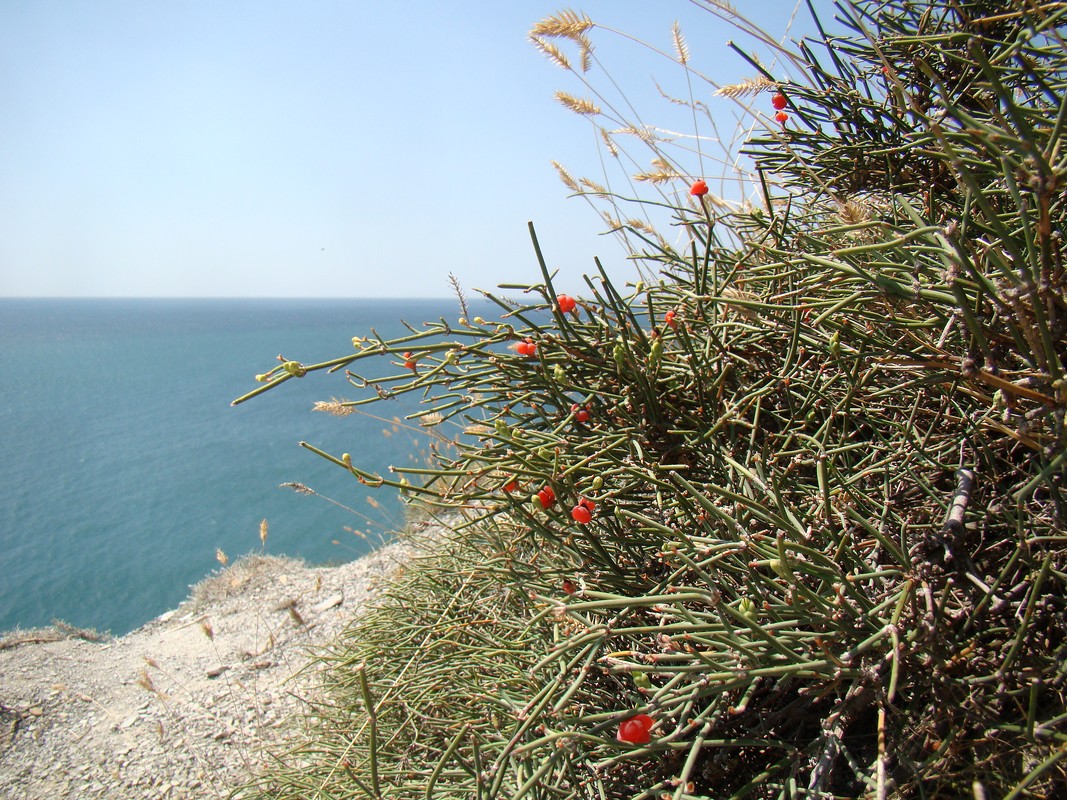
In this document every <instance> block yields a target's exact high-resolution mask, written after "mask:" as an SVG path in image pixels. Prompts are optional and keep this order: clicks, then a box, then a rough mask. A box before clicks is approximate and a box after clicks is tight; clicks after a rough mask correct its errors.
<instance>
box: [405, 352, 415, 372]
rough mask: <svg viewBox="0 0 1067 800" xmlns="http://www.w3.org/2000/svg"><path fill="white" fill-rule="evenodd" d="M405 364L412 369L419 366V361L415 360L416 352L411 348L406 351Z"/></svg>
mask: <svg viewBox="0 0 1067 800" xmlns="http://www.w3.org/2000/svg"><path fill="white" fill-rule="evenodd" d="M404 366H405V367H407V368H408V369H411V370H413V369H415V367H417V366H418V362H417V361H415V354H414V353H412V352H411V351H410V350H408V351H407V352H406V353H404Z"/></svg>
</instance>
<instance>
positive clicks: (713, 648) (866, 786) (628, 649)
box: [242, 0, 1067, 798]
mask: <svg viewBox="0 0 1067 800" xmlns="http://www.w3.org/2000/svg"><path fill="white" fill-rule="evenodd" d="M839 10H840V18H841V24H842V25H844V27H845V29H846V32H845V33H844V34H843V35H841V36H837V37H834V38H832V39H831V38H829V37H827V39H826V40H825V41H824V42H814V41H806V42H802V43H800V44H798V45H797V48H796V51H795V52H794V53H793V54H792V57H791V63H792V64H793V65H794V67H796V68H798V69H799V70H800V72H801V73H802V75H803V80H800V79H795V80H793V81H791V82H788V83H787V82H784V81H782V80H780V79H778V78H777V77H776V76H775V74H774V73H773V72H772V71H770V70H769V69H767V68H763V67H759V66H758V65H759V62H758V61H757V60H756V59H755V58H753V59H752V63H753V65H754V67H756V68H758V69H759V70H760V72H761V74H760V75H759V76H758V77H757V78H755V79H753V81H752V82H751V84H750V86H753V87H756V88H757V89H758V90H759V91H760V92H761V94H760V95H759V96H760V99H761V102H762V101H763V100H765V99H766V97H767V95H768V94H770V93H774V92H778V91H781V92H782V93H783V94H784V96H785V97H786V98H787V99H788V108H787V111H786V113H787V114H788V117H789V119H788V121H787V122H786V123H785V124H783V125H782V126H777V125H775V124H774V123H772V125H771V126H770V127H766V130H765V132H764V133H762V134H759V135H756V136H754V137H752V138H750V140H749V141H748V142H747V144H746V145H745V150H746V152H747V153H748V154H749V155H750V156H751V157H752V158H753V159H754V161H755V164H756V172H757V176H758V178H759V184H758V185H760V186H762V187H763V197H762V203H761V205H760V206H756V207H750V206H747V205H744V204H741V205H739V206H738V207H737V208H734V209H731V208H727V207H726V204H716V203H713V202H712V201H711V199H710V197H702V196H697V197H692V196H690V195H688V194H687V189H688V188H689V186H690V182H691V180H692V178H694V177H697V176H692V175H687V173H686V171H685V169H684V168H682V167H681V165H680V164H679V163H678V162H677V160H676V159H675V157H674V156H672V155H671V154H669V153H668V152H667V151H666V150H665V149H661V148H660V143H658V142H655V141H652V142H649V144H650V145H651V146H652V147H653V149H654V150H656V152H657V153H658V156H657V157H658V158H659V159H660V164H661V166H662V168H663V170H664V171H665V172H669V173H671V174H673V175H674V177H673V178H671V179H670V180H673V181H674V190H673V194H670V193H668V194H665V195H664V196H663V197H661V198H660V199H659V200H657V201H656V206H655V207H656V208H657V209H660V210H662V209H663V208H664V207H667V208H669V212H670V214H671V215H672V218H673V224H675V225H677V226H679V228H680V229H681V230H683V231H684V232H685V233H686V235H687V236H688V237H689V240H688V242H689V243H688V246H687V247H685V248H680V249H675V248H674V247H672V246H670V245H669V244H668V243H667V242H666V240H665V239H664V238H663V237H662V236H660V235H659V234H657V233H656V232H655V231H654V230H652V229H650V228H648V227H647V226H646V225H645V224H644V223H641V224H638V223H636V222H631V223H625V222H620V223H619V229H620V230H621V231H623V232H624V233H625V234H626V236H627V237H628V240H629V241H630V242H631V243H633V244H634V251H635V255H636V257H638V258H639V259H640V260H641V262H642V264H643V266H644V270H645V273H646V274H647V275H649V276H651V277H650V278H649V280H647V281H645V282H642V283H638V284H637V285H636V286H630V287H628V288H623V287H620V286H617V285H616V284H615V283H614V282H613V281H612V280H611V279H610V278H609V277H608V275H607V273H606V271H605V270H604V269H603V268H602V267H601V266H600V264H599V262H598V263H597V273H596V274H595V275H593V276H592V277H591V278H590V279H588V280H587V285H588V290H589V291H588V294H587V295H586V296H585V297H583V298H580V299H577V302H576V305H575V307H574V308H573V309H571V310H568V309H569V308H570V305H571V300H572V299H573V298H565V297H563V296H560V295H557V294H556V291H555V289H554V288H553V284H552V280H551V275H550V273H549V270H548V268H547V267H546V265H545V263H544V260H543V259H542V258H541V255H540V250H539V249H537V247H536V246H537V241H536V237H534V245H535V249H536V253H537V257H538V260H539V262H540V264H541V269H542V273H543V281H542V282H541V283H539V284H537V285H533V286H505V287H502V288H503V289H504V290H505V291H521V293H522V295H523V296H524V297H525V298H533V299H532V300H531V299H526V300H524V301H522V302H516V301H514V300H509V299H507V298H506V297H504V296H502V295H497V294H494V293H486V297H487V298H488V299H489V300H491V301H493V302H494V303H495V304H496V306H497V308H498V309H499V320H497V321H490V322H487V321H483V320H481V319H480V318H479V319H468V318H464V319H462V320H460V322H459V323H457V324H453V323H451V322H449V321H445V320H441V321H438V322H433V323H429V324H426V325H424V326H422V327H412V328H411V330H410V334H409V335H408V336H405V337H402V338H400V339H397V340H392V341H382V340H377V339H370V340H357V341H356V351H355V352H354V353H353V354H350V355H347V356H344V357H341V358H339V359H336V360H334V361H331V362H327V363H326V364H318V365H310V366H305V365H299V364H295V365H294V364H293V363H290V364H288V365H282V366H280V367H278V368H276V369H275V370H274V371H273V372H272V373H269V374H268V375H267V376H264V377H265V380H266V381H267V383H266V384H265V385H264V386H263V387H260V389H257V390H256V392H253V393H252V394H256V393H258V392H260V391H262V390H264V389H266V388H270V387H272V386H275V385H277V384H278V383H280V382H282V381H285V380H288V379H290V378H291V377H296V376H303V375H304V374H305V373H307V372H311V371H315V370H318V369H324V368H331V369H340V368H345V369H347V370H348V375H349V380H350V382H351V383H352V384H353V385H354V386H357V387H362V388H368V389H369V391H368V397H366V398H365V399H362V400H356V401H352V402H351V403H349V404H348V405H358V404H361V403H366V402H377V401H378V400H379V399H381V398H382V397H387V396H389V395H391V394H395V393H403V392H421V393H423V394H424V395H425V398H426V410H425V412H422V414H421V415H420V417H421V419H422V421H423V422H424V423H426V424H428V425H430V426H434V429H435V430H436V429H439V428H438V427H437V426H445V425H447V424H448V423H449V422H457V423H459V424H460V425H461V426H462V428H463V430H464V432H465V433H464V435H463V436H461V437H459V438H458V440H457V442H456V449H455V450H454V451H451V452H446V451H444V450H442V451H440V453H439V459H438V462H437V463H436V464H435V465H434V466H433V467H431V468H429V469H426V470H416V469H397V470H396V474H394V475H388V476H378V475H372V474H369V473H366V472H364V471H362V470H361V469H360V467H359V466H358V465H357V464H353V463H352V462H351V459H349V458H348V457H347V456H334V455H329V454H326V453H322V455H324V456H325V457H327V458H330V459H331V460H333V461H335V462H336V463H337V464H339V465H341V466H343V467H344V468H346V469H349V470H351V472H352V473H353V475H355V476H356V477H357V478H358V479H360V480H362V481H367V482H373V483H381V484H383V485H389V486H397V487H399V488H401V489H402V490H404V491H405V492H406V493H407V494H408V495H409V496H410V497H411V498H412V499H413V500H415V501H417V502H419V503H420V504H422V505H424V506H426V507H428V508H431V509H436V510H437V511H438V512H439V513H441V514H443V515H446V517H447V515H453V516H451V517H447V518H449V519H450V520H451V529H450V530H449V531H447V532H446V533H444V534H440V535H439V538H438V539H436V540H434V541H431V542H430V543H429V544H428V545H427V550H428V555H426V556H425V557H424V558H423V559H421V560H418V561H416V562H414V563H413V564H412V565H410V567H409V568H408V569H407V571H406V572H405V575H404V576H403V577H402V578H400V579H399V580H398V582H397V583H396V585H395V586H393V587H392V589H391V590H390V591H389V592H388V593H387V594H386V595H385V597H384V598H383V600H382V601H381V603H380V605H379V607H378V608H376V609H375V610H373V611H371V612H370V613H369V615H368V617H367V618H366V619H364V620H363V621H361V622H360V623H358V624H357V625H356V626H355V627H354V628H353V629H352V630H351V631H350V633H349V634H348V635H347V636H346V637H345V638H344V639H343V640H342V641H341V642H339V644H338V646H337V648H336V650H335V652H334V653H333V654H332V655H331V656H330V657H329V658H328V659H327V661H329V662H330V663H332V666H333V669H332V670H331V675H332V681H333V687H334V692H333V693H332V694H331V695H330V697H331V698H332V699H331V701H330V702H332V703H334V704H335V705H331V706H330V707H328V708H324V709H322V713H321V714H320V715H319V719H318V722H317V725H318V727H316V728H314V729H313V732H312V735H311V736H310V737H309V738H308V739H307V741H305V742H304V743H302V744H300V745H299V746H298V747H297V749H296V750H294V752H293V753H292V754H291V755H290V756H289V758H287V759H284V760H283V762H282V763H281V764H280V766H279V767H278V768H277V769H276V770H274V771H272V772H271V773H270V774H268V775H266V776H263V777H262V778H261V779H259V780H258V782H257V784H256V786H255V787H254V790H255V791H256V792H259V793H261V794H262V795H263V796H272V797H396V798H402V797H403V798H406V797H485V798H490V797H514V798H548V797H574V798H587V797H588V798H617V797H641V798H659V797H663V796H666V797H674V798H687V797H717V798H720V797H721V798H725V797H768V798H770V797H856V796H861V795H866V794H871V795H873V796H878V797H887V796H895V797H934V796H938V797H943V796H974V797H1023V796H1032V797H1052V796H1056V795H1057V794H1059V793H1063V792H1065V791H1067V767H1065V758H1067V748H1065V743H1067V729H1065V728H1067V726H1065V721H1067V708H1065V704H1064V678H1065V667H1064V664H1065V658H1064V656H1065V652H1067V646H1065V643H1064V635H1063V634H1064V631H1065V617H1064V614H1065V601H1064V588H1065V587H1064V583H1065V580H1067V572H1065V567H1067V564H1065V560H1064V544H1065V542H1067V537H1065V532H1064V506H1063V500H1064V498H1063V494H1062V492H1063V481H1064V467H1065V464H1067V449H1065V439H1064V428H1063V422H1064V409H1065V402H1067V379H1065V377H1064V372H1063V369H1064V367H1063V365H1064V358H1065V355H1067V344H1065V333H1067V329H1065V324H1064V320H1065V319H1067V316H1065V315H1067V302H1065V296H1064V265H1063V243H1062V233H1063V230H1064V205H1065V202H1067V197H1065V188H1064V187H1065V186H1067V175H1065V161H1064V153H1063V141H1064V128H1065V125H1067V102H1065V100H1064V98H1065V93H1064V87H1065V81H1067V72H1065V66H1067V55H1065V53H1067V49H1065V48H1064V43H1063V40H1062V38H1061V33H1062V29H1063V19H1064V15H1065V14H1067V7H1064V5H1063V4H1062V3H1052V2H1038V1H1037V0H1009V2H1004V3H997V4H993V3H988V2H984V1H979V0H960V2H957V3H952V4H942V3H935V2H932V0H931V1H929V2H927V1H926V0H917V1H916V2H903V1H901V2H873V1H871V2H856V3H845V4H842V5H841V6H840V9H839ZM595 27H596V26H595V25H594V24H593V23H592V22H590V21H588V20H586V19H585V18H583V17H580V16H579V15H577V14H573V13H572V12H568V13H566V14H564V15H560V16H559V17H556V18H552V19H550V20H548V21H546V23H542V25H541V26H540V27H539V28H538V29H535V30H536V32H537V33H538V36H539V37H540V38H539V42H540V45H541V46H542V48H543V49H544V48H546V47H548V46H551V47H552V48H555V47H556V46H555V45H554V44H553V43H552V41H553V37H556V38H562V39H563V40H564V41H565V42H566V41H569V42H572V43H574V44H576V45H577V46H578V47H579V49H580V50H583V49H584V48H585V47H587V46H589V45H590V43H589V39H588V37H589V35H590V31H592V30H593V29H594V28H595ZM678 35H679V34H677V32H676V37H677V36H678ZM682 44H683V46H684V41H683V42H682ZM681 49H682V48H681V47H680V48H679V50H680V51H681ZM556 54H557V56H559V57H562V53H561V51H559V50H556ZM682 55H683V54H682V52H680V53H679V57H680V58H679V60H680V61H683V62H684V65H685V66H686V67H687V68H689V67H688V53H687V52H685V53H684V58H682ZM739 92H740V90H737V91H735V92H734V94H735V95H736V94H738V93H739ZM697 105H698V104H696V103H694V104H693V106H694V108H696V107H697ZM564 174H566V173H564ZM576 186H579V185H578V184H577V182H576ZM579 188H580V186H579ZM602 188H603V187H596V186H593V187H592V188H591V189H590V190H589V192H587V193H588V194H592V195H594V196H600V197H603V198H606V199H607V201H608V202H609V203H613V204H615V207H616V208H619V207H620V206H621V205H624V204H625V203H626V202H628V201H624V200H620V199H619V198H618V197H616V196H613V193H611V192H608V191H606V190H604V191H601V189H602ZM664 197H665V198H666V199H667V201H669V202H665V200H664ZM633 202H635V203H637V204H638V205H640V203H639V201H636V200H635V201H633ZM609 216H611V215H609ZM616 218H618V219H622V218H624V216H623V215H621V214H619V215H617V217H616ZM531 232H532V229H531ZM381 356H384V357H392V358H394V359H395V361H396V364H397V368H398V369H397V374H396V375H394V376H393V377H391V378H387V379H381V380H363V379H362V378H361V377H360V376H359V375H358V373H357V372H356V371H355V370H356V369H357V368H358V365H359V362H360V361H361V360H363V359H366V358H371V357H381ZM405 364H406V365H407V366H405ZM242 399H244V398H242ZM546 490H550V492H551V496H550V495H549V494H548V493H547V492H546ZM579 508H581V509H584V511H578V510H577V509H579ZM587 512H588V513H587ZM455 515H459V516H455ZM587 518H588V521H586V519H587ZM638 714H647V715H649V717H651V719H652V720H653V722H654V727H653V728H652V730H651V732H650V737H649V741H648V742H647V743H637V744H630V743H626V742H621V741H619V740H618V739H617V734H618V733H619V729H620V723H622V722H624V721H625V720H627V719H630V718H632V717H634V716H635V715H638Z"/></svg>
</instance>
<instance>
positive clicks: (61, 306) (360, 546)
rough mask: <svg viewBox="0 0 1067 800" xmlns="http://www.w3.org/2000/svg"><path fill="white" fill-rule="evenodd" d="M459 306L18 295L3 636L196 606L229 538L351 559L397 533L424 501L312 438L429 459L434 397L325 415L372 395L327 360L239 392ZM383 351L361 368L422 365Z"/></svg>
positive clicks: (4, 337) (3, 427)
mask: <svg viewBox="0 0 1067 800" xmlns="http://www.w3.org/2000/svg"><path fill="white" fill-rule="evenodd" d="M487 310H488V309H487ZM458 316H460V310H459V304H458V301H456V300H452V299H441V300H400V299H397V300H380V299H374V300H372V299H353V300H281V299H269V300H253V299H241V300H234V299H219V300H203V299H10V298H9V299H0V631H10V630H12V629H16V628H22V629H27V628H33V627H37V626H43V625H48V624H51V623H52V622H53V621H54V620H61V621H62V622H64V623H66V624H68V625H73V626H76V627H84V628H93V629H96V630H98V631H101V632H110V633H112V634H115V635H121V634H124V633H126V632H128V631H130V630H133V629H135V628H137V627H139V626H141V625H142V624H144V623H145V622H147V621H149V620H151V619H153V618H154V617H156V616H158V615H160V614H162V613H163V612H165V611H167V610H168V609H172V608H175V607H177V605H178V604H179V603H180V602H181V601H182V600H183V599H185V598H186V597H187V596H188V594H189V589H190V586H191V585H193V584H195V583H197V582H198V581H200V580H202V579H203V578H204V577H206V576H208V575H210V574H211V573H212V572H213V571H215V570H218V569H220V568H221V562H220V561H219V554H220V553H221V554H225V557H226V558H227V559H229V560H231V561H232V560H234V559H236V558H238V557H240V556H242V555H247V554H250V553H260V552H265V553H268V554H272V555H286V556H292V557H296V558H300V559H303V560H305V561H307V562H309V563H312V564H336V563H341V562H344V561H349V560H351V559H354V558H358V557H360V556H361V555H364V554H365V553H367V552H369V551H370V550H371V549H372V548H374V547H376V546H379V545H380V544H381V543H382V542H383V541H387V540H388V539H389V538H390V536H391V534H392V532H394V531H396V530H398V529H400V528H402V527H403V525H404V523H405V519H406V513H407V512H408V509H406V507H405V505H404V503H403V502H402V501H401V498H400V497H399V496H398V494H397V493H396V491H395V490H391V489H388V488H377V489H375V488H370V487H367V486H364V485H361V484H360V483H359V482H358V481H356V480H355V479H354V478H353V477H352V476H351V475H350V474H349V473H348V471H347V470H344V469H343V468H340V467H337V466H336V465H333V464H331V463H330V462H329V461H327V460H325V459H323V458H321V457H319V456H317V455H315V454H314V453H312V452H311V451H309V450H307V449H305V448H303V447H300V446H299V442H301V441H306V442H308V443H311V444H313V445H315V446H316V447H319V448H321V449H323V450H325V451H328V452H331V453H333V454H335V455H340V454H341V453H343V452H348V453H350V454H351V455H352V458H353V461H354V463H356V464H357V465H359V466H361V467H363V468H364V469H367V470H369V471H372V472H376V473H377V472H382V471H385V470H388V468H389V467H390V466H391V465H396V466H405V465H406V466H425V465H426V463H427V460H428V458H429V444H430V440H429V437H428V436H427V434H426V432H425V431H424V430H423V429H421V428H420V427H419V426H418V425H417V424H415V423H412V422H411V421H409V420H406V419H405V416H406V415H408V414H411V413H413V412H415V411H418V410H419V409H420V405H419V402H420V399H419V398H417V397H413V396H406V397H405V398H403V399H401V400H397V399H392V400H386V401H383V402H379V403H374V404H371V405H369V406H367V407H364V408H365V411H366V412H367V413H358V414H351V415H348V416H344V417H337V416H332V415H329V414H324V413H319V412H313V411H312V407H313V405H314V403H315V402H316V401H328V400H331V399H341V400H356V399H360V398H362V397H366V396H367V395H368V392H369V391H371V390H368V389H360V388H357V387H356V386H354V385H352V383H350V382H349V381H348V380H347V379H346V378H345V375H344V373H343V371H341V372H336V373H327V372H326V371H325V370H323V371H319V372H314V373H309V374H308V375H307V376H306V377H304V378H300V379H293V380H289V381H287V382H286V383H284V384H282V385H280V386H278V387H275V388H273V389H271V390H270V391H268V392H265V393H264V394H262V395H260V396H258V397H255V398H253V399H251V400H249V401H248V402H246V403H243V404H241V405H238V406H235V407H232V406H231V401H232V400H233V399H235V398H237V397H238V396H240V395H243V394H245V393H246V392H248V391H249V390H251V389H254V388H256V387H257V386H258V385H260V384H257V383H256V382H255V375H256V374H257V373H264V372H267V371H269V370H270V369H271V368H272V367H274V366H276V365H277V363H278V361H277V357H278V356H279V355H281V356H283V357H284V358H286V359H293V360H297V361H301V362H303V363H305V364H312V363H318V362H321V361H325V360H328V359H331V358H335V357H339V356H344V355H347V354H350V353H352V352H353V345H352V337H353V336H366V335H371V334H372V333H376V334H378V335H380V336H382V337H386V338H388V337H393V336H399V335H403V334H404V333H406V332H407V329H406V328H405V327H404V322H407V323H409V324H411V325H413V326H415V327H416V328H418V327H421V325H422V324H423V323H425V322H427V321H430V320H437V319H440V318H442V317H444V318H446V319H451V320H455V319H456V318H457V317H458ZM374 361H376V362H377V363H370V364H367V365H366V366H365V367H364V366H363V364H364V362H360V372H361V373H362V374H364V375H365V376H370V377H373V376H378V375H388V374H397V373H399V372H402V371H403V370H402V367H398V366H396V365H394V364H390V363H389V362H388V360H386V359H382V358H378V359H375V360H374ZM287 483H298V484H302V485H304V486H306V487H308V488H309V489H311V490H312V491H313V492H314V494H307V493H303V492H299V491H296V490H294V489H292V488H286V487H284V486H283V484H287ZM263 520H266V523H265V525H266V533H267V536H266V541H265V542H263V541H262V540H261V536H260V533H261V526H262V525H263V523H262V521H263Z"/></svg>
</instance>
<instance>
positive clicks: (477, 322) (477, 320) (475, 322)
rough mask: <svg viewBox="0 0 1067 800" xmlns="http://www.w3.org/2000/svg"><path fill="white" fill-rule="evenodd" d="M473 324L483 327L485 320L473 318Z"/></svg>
mask: <svg viewBox="0 0 1067 800" xmlns="http://www.w3.org/2000/svg"><path fill="white" fill-rule="evenodd" d="M474 324H475V325H484V324H485V320H484V319H482V318H481V317H475V318H474Z"/></svg>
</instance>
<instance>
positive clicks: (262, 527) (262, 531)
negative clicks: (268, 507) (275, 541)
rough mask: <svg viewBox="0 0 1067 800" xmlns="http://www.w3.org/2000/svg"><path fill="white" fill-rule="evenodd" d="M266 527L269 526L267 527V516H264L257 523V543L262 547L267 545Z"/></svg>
mask: <svg viewBox="0 0 1067 800" xmlns="http://www.w3.org/2000/svg"><path fill="white" fill-rule="evenodd" d="M268 529H269V528H268V525H267V518H266V517H264V518H263V519H262V520H260V523H259V543H260V545H262V546H263V547H266V546H267V531H268Z"/></svg>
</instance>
